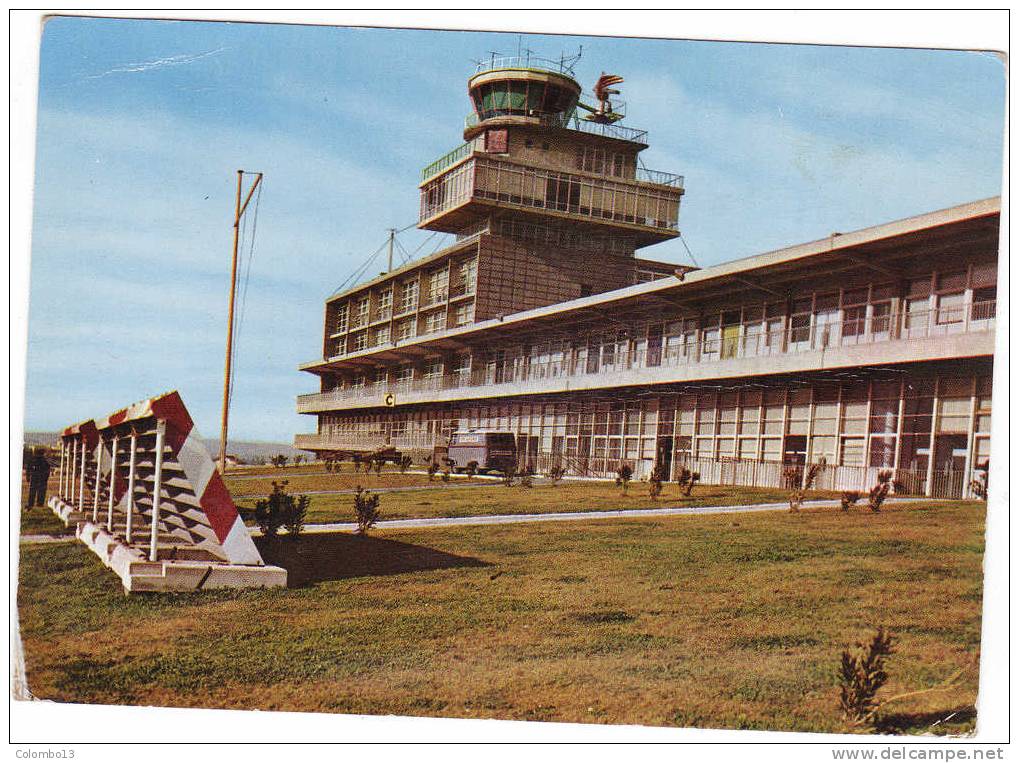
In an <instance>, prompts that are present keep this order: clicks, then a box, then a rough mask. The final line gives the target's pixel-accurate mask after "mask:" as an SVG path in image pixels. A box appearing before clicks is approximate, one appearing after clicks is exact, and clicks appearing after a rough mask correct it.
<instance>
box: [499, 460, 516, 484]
mask: <svg viewBox="0 0 1019 763" xmlns="http://www.w3.org/2000/svg"><path fill="white" fill-rule="evenodd" d="M516 476H517V465H516V464H506V466H504V467H503V470H502V484H503V485H505V486H506V487H513V480H514V479H516Z"/></svg>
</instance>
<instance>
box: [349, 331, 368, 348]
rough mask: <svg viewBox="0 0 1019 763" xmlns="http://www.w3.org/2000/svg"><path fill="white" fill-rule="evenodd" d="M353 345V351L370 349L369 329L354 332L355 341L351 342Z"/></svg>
mask: <svg viewBox="0 0 1019 763" xmlns="http://www.w3.org/2000/svg"><path fill="white" fill-rule="evenodd" d="M351 347H352V348H353V349H352V350H351V352H359V351H361V350H367V349H368V332H367V331H358V332H357V333H356V334H354V335H353V342H352V343H351Z"/></svg>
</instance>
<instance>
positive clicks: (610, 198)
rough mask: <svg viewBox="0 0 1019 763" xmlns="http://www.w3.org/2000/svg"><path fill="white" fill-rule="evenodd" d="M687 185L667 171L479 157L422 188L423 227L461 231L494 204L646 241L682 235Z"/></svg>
mask: <svg viewBox="0 0 1019 763" xmlns="http://www.w3.org/2000/svg"><path fill="white" fill-rule="evenodd" d="M682 185H683V179H682V176H680V175H672V174H669V173H662V172H651V171H647V170H645V171H643V177H642V178H641V179H640V180H623V179H620V178H609V177H598V178H594V177H588V176H582V175H572V174H566V173H561V172H556V171H553V170H547V169H536V168H531V167H525V166H522V165H519V164H515V163H513V162H507V161H501V160H498V159H493V158H491V157H487V156H480V155H474V156H473V158H471V159H469V160H467V161H466V162H464V163H463V164H461V165H459V166H458V167H456V168H455V169H453V170H452V171H451V172H449V173H448V174H446V175H442V176H440V177H438V178H436V179H434V180H432V181H430V182H429V183H426V184H425V185H423V186H422V187H421V208H420V223H419V225H421V226H422V227H427V228H430V229H432V230H448V231H450V232H455V231H456V230H458V229H461V228H462V227H463V226H465V225H468V224H471V223H473V222H476V219H477V218H479V217H481V216H485V215H488V214H490V212H491V206H492V205H496V206H498V207H500V208H507V207H514V208H518V209H521V210H527V211H535V212H540V213H541V214H542V215H543V216H547V215H550V214H551V215H554V216H558V217H565V218H567V219H574V220H583V221H587V222H592V223H597V224H600V225H605V226H609V227H611V228H612V229H615V230H618V229H619V228H626V229H628V230H629V231H630V232H632V233H633V235H634V236H635V238H636V239H637V242H638V246H646V245H648V244H653V243H657V242H659V241H665V240H667V239H670V238H674V237H675V236H676V235H677V231H678V218H679V201H680V197H681V196H682V193H683V190H682Z"/></svg>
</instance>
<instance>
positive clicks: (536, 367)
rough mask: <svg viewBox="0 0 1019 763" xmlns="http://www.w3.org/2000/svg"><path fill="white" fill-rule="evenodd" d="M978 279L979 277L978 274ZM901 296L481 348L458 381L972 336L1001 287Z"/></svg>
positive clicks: (440, 319) (861, 291)
mask: <svg viewBox="0 0 1019 763" xmlns="http://www.w3.org/2000/svg"><path fill="white" fill-rule="evenodd" d="M974 270H975V271H976V268H974ZM977 275H979V273H977ZM923 280H925V281H931V282H933V279H932V278H925V279H923ZM971 282H977V283H979V282H980V281H979V279H977V278H975V277H974V278H972V280H971ZM897 293H899V290H898V287H897V286H896V285H894V284H874V285H870V286H864V287H857V288H852V289H845V290H841V291H833V292H820V293H817V294H812V295H810V296H807V297H803V298H801V299H798V300H794V301H793V302H792V304H791V305H789V304H787V303H786V302H772V303H766V304H759V305H751V306H745V307H742V308H739V309H734V310H721V311H718V312H714V313H711V314H705V315H701V316H699V317H696V318H677V319H672V320H665V321H654V322H649V323H647V324H644V325H634V326H633V327H631V328H613V329H611V330H608V331H601V332H593V333H589V334H586V335H585V334H583V333H581V334H580V335H579V336H576V337H570V338H565V337H563V338H554V339H547V340H545V341H542V342H537V343H535V344H533V345H528V346H520V345H518V346H511V347H492V348H486V349H480V348H479V349H478V350H476V351H475V374H474V375H473V376H472V377H470V378H469V379H465V380H460V381H462V382H464V383H466V384H472V385H485V384H502V383H507V382H515V381H526V380H532V379H543V378H556V377H561V376H572V375H583V374H596V373H610V372H615V371H621V370H627V369H632V368H654V367H659V366H671V365H682V364H687V363H700V362H711V361H716V360H725V359H729V358H736V357H760V356H769V355H776V354H783V353H789V352H800V351H804V350H809V349H825V348H828V347H837V346H847V345H856V344H861V343H868V342H881V341H887V340H890V339H894V338H898V337H902V338H914V337H920V336H926V335H928V334H932V333H933V334H943V333H952V332H955V331H962V330H964V329H966V328H967V326H966V325H964V324H967V323H968V324H969V325H968V328H969V329H972V330H980V329H983V328H987V327H990V326H992V325H993V323H992V322H991V321H992V319H993V318H994V317H995V304H996V303H995V287H994V286H993V285H992V286H980V287H976V288H973V287H968V288H966V289H964V290H963V291H962V292H961V294H960V293H958V292H954V291H945V292H942V293H937V292H936V291H932V292H931V293H930V294H929V295H928V296H926V297H912V298H899V297H896V296H893V295H895V294H897ZM900 302H903V303H904V304H903V305H902V308H901V310H900V308H899V307H898V305H899V303H900ZM472 310H473V306H472V305H470V304H466V305H459V306H457V307H456V309H455V310H454V311H452V314H451V315H450V319H449V321H448V322H447V321H446V315H445V313H444V312H442V311H439V312H437V313H436V314H435V316H434V317H431V315H430V314H426V319H425V323H424V326H423V333H432V332H434V331H440V330H442V329H444V328H446V327H447V326H459V325H465V324H466V323H469V322H471V321H473V317H474V316H473V312H472ZM787 310H790V311H791V312H789V313H788V314H787V313H786V311H787ZM416 325H417V324H416V322H415V321H414V319H411V320H410V321H409V322H408V323H407V324H406V325H404V324H403V323H398V325H397V339H398V340H402V339H407V338H409V337H410V336H413V335H415V334H414V333H412V332H413V331H415V327H416ZM419 333H422V332H419ZM369 341H370V340H369V339H364V340H363V341H360V342H355V348H356V349H367V348H368V347H369V346H377V345H372V344H369ZM386 341H388V337H386ZM381 343H383V342H382V341H380V342H379V344H381ZM458 383H459V381H458Z"/></svg>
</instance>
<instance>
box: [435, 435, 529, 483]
mask: <svg viewBox="0 0 1019 763" xmlns="http://www.w3.org/2000/svg"><path fill="white" fill-rule="evenodd" d="M447 458H448V459H449V461H450V463H451V465H452V468H453V471H455V472H457V473H460V472H463V471H465V470H466V468H467V464H469V463H470V462H471V461H476V462H477V463H478V472H480V473H485V472H488V471H499V472H501V471H505V470H506V467H507V466H516V463H517V438H516V436H515V435H514V434H513V433H512V432H486V431H478V430H469V431H466V432H455V433H454V434H453V436H452V437H451V438H450V440H449V450H448V453H447Z"/></svg>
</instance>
